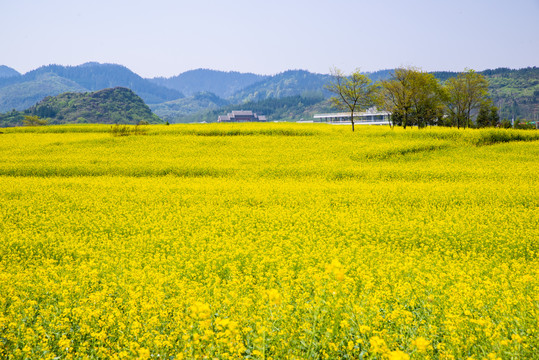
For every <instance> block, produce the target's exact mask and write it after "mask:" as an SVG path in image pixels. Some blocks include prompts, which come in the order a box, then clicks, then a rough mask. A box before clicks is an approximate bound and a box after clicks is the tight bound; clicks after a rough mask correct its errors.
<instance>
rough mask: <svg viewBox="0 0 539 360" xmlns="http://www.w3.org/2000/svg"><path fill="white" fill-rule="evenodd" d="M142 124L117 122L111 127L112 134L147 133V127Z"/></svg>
mask: <svg viewBox="0 0 539 360" xmlns="http://www.w3.org/2000/svg"><path fill="white" fill-rule="evenodd" d="M141 125H144V124H137V125H120V124H116V125H113V126H111V127H110V134H111V135H112V136H129V135H146V133H147V132H148V131H147V129H145V128H143V127H142V126H141Z"/></svg>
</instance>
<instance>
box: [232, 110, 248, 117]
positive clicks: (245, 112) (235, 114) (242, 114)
mask: <svg viewBox="0 0 539 360" xmlns="http://www.w3.org/2000/svg"><path fill="white" fill-rule="evenodd" d="M229 116H230V115H229ZM232 116H253V112H252V111H232Z"/></svg>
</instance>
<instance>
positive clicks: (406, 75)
mask: <svg viewBox="0 0 539 360" xmlns="http://www.w3.org/2000/svg"><path fill="white" fill-rule="evenodd" d="M381 86H382V93H381V98H380V103H381V104H382V106H383V107H384V108H385V109H386V110H388V111H390V112H391V113H392V114H393V115H392V123H393V125H402V126H403V127H404V128H406V127H407V126H409V125H417V126H418V127H423V126H426V125H433V124H434V123H436V120H437V119H438V118H441V116H442V112H443V111H442V105H443V102H442V100H443V98H444V92H443V89H442V87H441V86H440V84H439V82H438V80H436V78H435V77H434V75H432V74H429V73H426V72H422V71H420V70H418V69H416V68H399V69H395V71H394V72H393V76H392V77H391V79H389V80H384V81H382V82H381Z"/></svg>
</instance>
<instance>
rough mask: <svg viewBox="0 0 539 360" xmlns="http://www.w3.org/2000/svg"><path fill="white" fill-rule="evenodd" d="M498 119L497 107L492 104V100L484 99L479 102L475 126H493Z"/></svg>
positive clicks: (496, 123)
mask: <svg viewBox="0 0 539 360" xmlns="http://www.w3.org/2000/svg"><path fill="white" fill-rule="evenodd" d="M499 121H500V117H499V115H498V108H497V107H496V106H494V105H492V102H489V101H486V102H485V103H483V104H481V106H480V107H479V113H478V114H477V118H476V120H475V122H476V124H477V127H480V128H484V127H495V126H497V125H498V123H499Z"/></svg>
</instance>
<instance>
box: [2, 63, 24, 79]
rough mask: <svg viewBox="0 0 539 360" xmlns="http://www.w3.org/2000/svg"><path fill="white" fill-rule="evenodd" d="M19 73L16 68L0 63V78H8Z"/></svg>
mask: <svg viewBox="0 0 539 360" xmlns="http://www.w3.org/2000/svg"><path fill="white" fill-rule="evenodd" d="M20 75H21V74H20V73H19V72H18V71H17V70H15V69H12V68H10V67H9V66H6V65H0V78H10V77H15V76H20Z"/></svg>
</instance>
